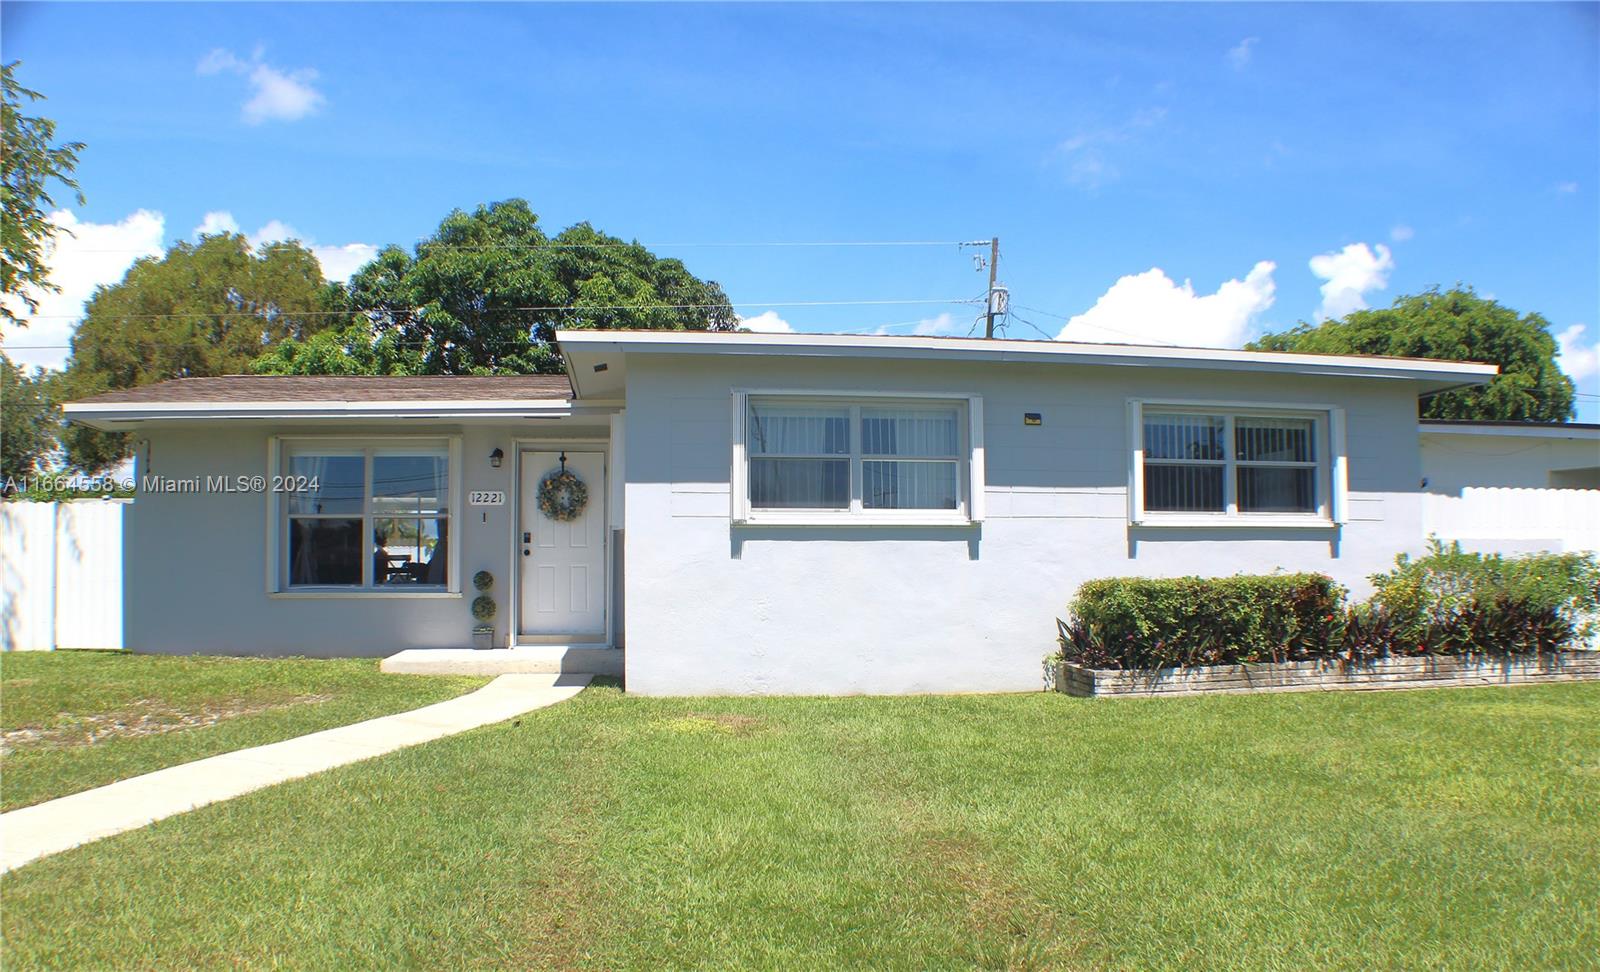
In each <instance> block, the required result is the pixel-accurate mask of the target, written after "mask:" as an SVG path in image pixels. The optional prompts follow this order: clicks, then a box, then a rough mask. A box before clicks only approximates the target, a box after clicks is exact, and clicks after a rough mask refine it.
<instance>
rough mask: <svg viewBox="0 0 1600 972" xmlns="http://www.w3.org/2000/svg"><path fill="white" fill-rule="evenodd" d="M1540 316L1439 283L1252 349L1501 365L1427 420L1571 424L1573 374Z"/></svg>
mask: <svg viewBox="0 0 1600 972" xmlns="http://www.w3.org/2000/svg"><path fill="white" fill-rule="evenodd" d="M1549 326H1550V322H1549V321H1547V320H1545V318H1544V317H1542V316H1541V315H1539V314H1535V313H1528V314H1523V315H1520V316H1519V315H1518V314H1517V312H1516V311H1514V310H1512V309H1511V308H1509V307H1506V306H1505V305H1503V304H1500V303H1499V302H1497V301H1494V300H1491V299H1489V298H1487V297H1480V296H1478V294H1477V293H1476V292H1475V291H1473V289H1472V288H1471V287H1463V286H1460V285H1457V286H1456V287H1453V288H1451V289H1450V290H1444V291H1441V290H1440V289H1439V288H1438V287H1434V288H1432V289H1429V290H1426V291H1423V292H1422V293H1420V294H1412V295H1409V296H1405V297H1400V298H1398V299H1396V300H1395V302H1394V305H1393V306H1391V307H1386V308H1381V309H1372V310H1359V311H1355V312H1353V313H1351V314H1347V315H1346V316H1345V317H1343V318H1341V319H1338V320H1330V321H1325V322H1323V323H1321V324H1315V325H1313V324H1308V323H1304V322H1302V323H1301V324H1300V325H1299V326H1297V327H1295V328H1293V329H1291V330H1288V331H1284V332H1281V333H1278V334H1268V335H1265V336H1264V337H1262V338H1261V339H1260V340H1257V341H1253V342H1251V343H1250V344H1247V345H1245V347H1246V349H1247V350H1251V351H1298V352H1303V353H1308V354H1377V355H1395V356H1400V357H1407V358H1436V359H1446V360H1455V361H1481V362H1485V363H1488V364H1495V365H1499V366H1500V374H1499V375H1497V376H1495V378H1494V380H1493V381H1491V382H1490V383H1489V384H1488V385H1484V386H1480V387H1476V388H1468V389H1462V390H1460V391H1447V392H1442V393H1440V394H1437V395H1433V396H1431V397H1428V398H1425V399H1423V401H1422V404H1421V414H1422V417H1423V418H1435V419H1467V420H1472V421H1514V422H1563V421H1566V420H1567V419H1570V418H1571V417H1572V414H1573V410H1572V403H1573V394H1574V388H1573V384H1572V379H1570V378H1568V377H1567V376H1566V375H1564V374H1562V373H1561V369H1560V368H1558V367H1557V366H1556V361H1555V357H1556V350H1557V346H1556V340H1555V338H1554V337H1552V336H1551V334H1550V331H1549Z"/></svg>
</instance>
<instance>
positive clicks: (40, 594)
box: [0, 500, 129, 651]
mask: <svg viewBox="0 0 1600 972" xmlns="http://www.w3.org/2000/svg"><path fill="white" fill-rule="evenodd" d="M128 508H129V501H128V500H72V501H69V502H65V503H0V649H4V650H6V651H48V650H50V649H52V648H121V647H122V521H123V518H124V516H125V515H126V513H127V511H128Z"/></svg>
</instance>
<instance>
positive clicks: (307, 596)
mask: <svg viewBox="0 0 1600 972" xmlns="http://www.w3.org/2000/svg"><path fill="white" fill-rule="evenodd" d="M267 596H268V597H271V598H277V599H280V600H287V601H326V600H366V599H377V600H383V599H387V598H396V597H401V598H410V599H412V600H418V601H425V600H440V599H445V598H459V597H461V596H462V594H461V592H460V591H439V590H433V591H380V590H376V589H374V588H370V587H362V588H351V589H348V590H336V589H333V588H321V589H313V590H293V589H291V590H287V591H269V592H268V593H267Z"/></svg>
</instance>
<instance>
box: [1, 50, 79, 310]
mask: <svg viewBox="0 0 1600 972" xmlns="http://www.w3.org/2000/svg"><path fill="white" fill-rule="evenodd" d="M21 63H22V62H21V61H12V62H11V63H10V64H4V65H0V95H3V97H0V210H3V213H0V295H4V297H5V298H6V299H3V300H0V321H5V322H9V323H12V324H17V325H25V324H26V323H27V321H26V319H25V315H19V314H18V313H17V311H18V310H19V309H20V308H23V307H25V308H27V311H28V313H29V314H31V313H33V312H34V311H37V310H38V309H39V302H38V301H37V300H35V299H34V297H33V293H37V292H39V291H54V290H55V289H56V287H55V285H54V284H52V283H51V282H50V266H49V264H48V263H47V262H46V261H45V255H46V249H47V247H49V245H50V242H51V241H52V240H54V239H55V236H56V233H58V232H60V228H59V227H57V226H56V224H55V223H53V222H51V221H50V214H49V212H48V210H49V208H50V207H52V206H54V205H55V204H56V201H55V197H54V196H53V195H51V191H52V185H51V184H52V183H60V184H61V185H62V186H64V187H65V188H67V189H69V190H71V191H72V192H73V193H74V194H75V196H76V197H77V200H78V203H79V205H82V204H83V193H81V192H79V191H78V183H77V182H75V181H73V178H72V172H73V170H74V169H75V168H77V165H78V152H79V151H81V150H82V149H83V143H82V142H64V143H62V144H60V145H56V144H53V143H54V142H55V137H56V123H55V122H53V121H51V120H50V119H48V118H37V117H32V116H28V115H24V114H23V111H24V100H23V99H27V101H29V102H33V101H42V100H43V99H44V95H41V94H40V93H39V92H37V91H33V90H31V89H29V88H24V87H23V86H22V85H21V84H20V83H19V82H18V81H17V78H16V69H17V66H18V65H19V64H21Z"/></svg>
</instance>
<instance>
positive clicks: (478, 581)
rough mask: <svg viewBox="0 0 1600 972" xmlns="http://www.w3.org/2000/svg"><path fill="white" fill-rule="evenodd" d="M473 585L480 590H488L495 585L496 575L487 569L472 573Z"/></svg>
mask: <svg viewBox="0 0 1600 972" xmlns="http://www.w3.org/2000/svg"><path fill="white" fill-rule="evenodd" d="M472 586H473V587H475V588H477V589H478V590H479V591H487V590H489V589H490V588H491V587H494V575H493V574H491V573H489V572H488V571H486V570H480V571H478V572H477V573H476V574H473V575H472Z"/></svg>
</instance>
